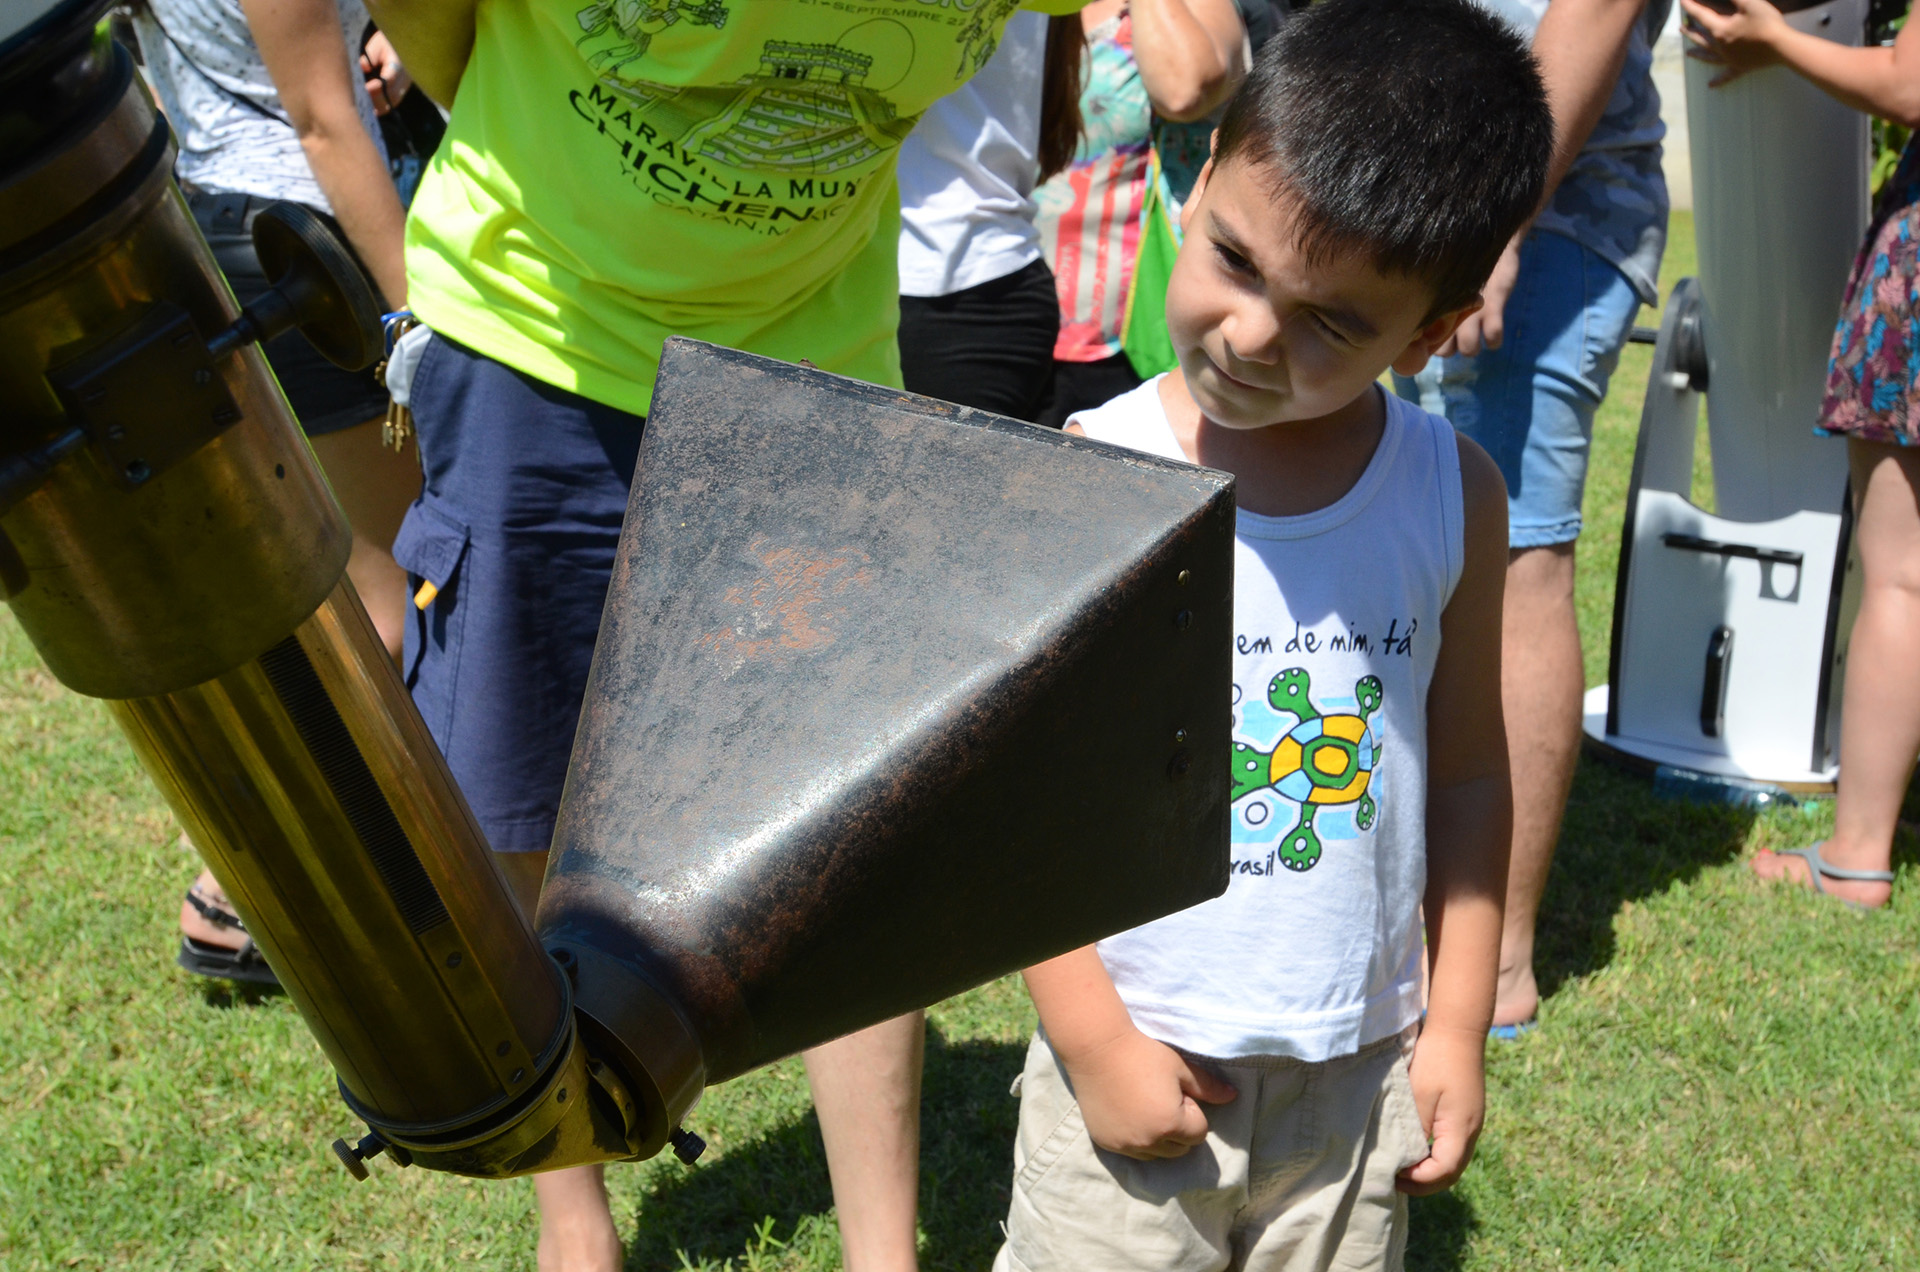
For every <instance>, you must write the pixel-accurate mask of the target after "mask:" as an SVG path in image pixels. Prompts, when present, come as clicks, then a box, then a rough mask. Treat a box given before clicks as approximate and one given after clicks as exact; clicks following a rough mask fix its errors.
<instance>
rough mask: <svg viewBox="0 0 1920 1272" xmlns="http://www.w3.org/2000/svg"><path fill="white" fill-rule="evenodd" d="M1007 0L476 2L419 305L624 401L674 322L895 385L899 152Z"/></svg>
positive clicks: (503, 349) (416, 285)
mask: <svg viewBox="0 0 1920 1272" xmlns="http://www.w3.org/2000/svg"><path fill="white" fill-rule="evenodd" d="M1017 7H1019V0H597V2H589V0H480V3H479V7H478V11H477V14H476V20H477V27H476V33H475V40H474V48H473V56H472V59H471V60H470V61H469V62H468V64H467V69H466V72H465V75H464V77H463V78H462V80H461V83H460V91H459V95H458V98H457V99H456V103H455V106H454V110H453V117H452V119H451V121H450V122H449V125H448V131H447V136H446V140H445V141H444V142H443V143H442V145H441V147H440V150H439V152H438V153H437V154H436V155H435V157H434V160H433V162H432V164H431V165H430V166H429V168H428V171H427V175H426V178H425V180H424V181H423V182H422V183H421V186H420V191H419V194H418V195H417V196H416V198H415V200H414V204H413V211H412V215H411V216H410V217H409V218H408V221H407V273H408V288H409V303H410V304H411V306H412V308H413V310H414V311H415V312H416V313H417V314H419V316H420V318H421V319H422V320H423V321H424V322H426V323H427V324H428V325H429V326H431V327H432V328H434V330H436V331H439V332H442V333H444V334H446V335H448V336H450V337H452V338H453V339H455V340H457V341H459V342H460V343H462V344H465V345H468V346H470V347H471V348H473V349H476V350H478V351H479V352H481V353H483V354H486V355H487V356H489V357H492V358H494V359H496V360H498V361H500V362H503V363H506V364H507V365H509V366H512V367H515V368H517V369H519V370H521V371H523V372H526V373H527V374H529V375H531V376H534V377H535V378H537V379H540V380H543V381H545V382H547V383H549V384H553V385H557V386H559V387H561V388H564V389H569V390H571V391H573V392H576V393H579V394H581V395H582V396H584V397H588V398H591V399H593V400H595V401H598V402H603V403H606V404H608V405H610V406H614V407H618V408H620V409H622V410H627V411H633V412H636V413H644V412H645V411H646V410H647V405H648V402H649V400H650V399H651V397H652V393H653V379H654V373H655V370H656V369H657V367H658V363H659V356H660V346H661V343H662V342H663V341H664V340H665V339H666V338H667V337H668V336H670V335H687V336H694V337H697V338H699V339H702V340H711V341H714V342H715V343H718V344H723V345H730V346H733V347H735V348H740V349H749V350H752V351H753V352H756V353H763V354H766V355H768V356H771V357H775V358H783V359H786V360H788V361H798V360H800V359H803V358H804V359H807V360H808V361H811V362H812V363H814V364H815V365H816V366H819V367H821V368H823V369H826V370H830V371H837V372H840V373H842V374H845V375H850V376H856V377H858V378H860V379H864V380H871V381H874V382H876V383H881V384H891V385H898V384H899V383H900V365H899V352H898V348H897V346H896V344H895V329H896V326H897V324H898V317H897V315H898V300H897V296H896V293H897V282H896V277H895V270H896V259H897V255H898V246H897V239H898V237H899V200H898V197H897V196H896V195H895V192H894V183H893V167H894V159H895V156H896V155H897V153H898V149H899V145H900V142H901V141H902V140H903V139H904V138H905V137H906V135H907V134H908V132H910V131H911V130H912V128H913V125H914V123H915V122H916V121H917V120H918V119H919V117H920V114H921V112H922V111H924V110H925V109H926V108H927V107H928V106H929V105H931V104H932V103H933V102H934V101H936V100H937V99H939V98H940V97H942V96H944V95H945V94H947V93H949V92H951V91H952V90H953V89H954V88H956V87H958V86H959V85H960V84H961V83H963V82H964V81H965V80H966V79H968V78H969V77H970V76H972V75H973V73H974V72H975V71H977V70H978V69H979V68H980V66H981V65H982V64H983V63H984V62H985V61H986V60H987V58H988V57H989V56H991V54H992V53H993V50H994V47H995V45H996V43H997V41H998V39H999V36H1000V29H1001V27H1002V26H1003V25H1004V24H1005V22H1006V19H1007V17H1008V16H1009V15H1010V14H1011V13H1012V12H1013V10H1014V9H1015V8H1017ZM1029 7H1033V8H1045V9H1048V10H1060V9H1066V10H1071V9H1073V8H1075V7H1077V4H1076V3H1075V2H1074V0H1066V2H1064V3H1063V2H1062V0H1042V3H1029Z"/></svg>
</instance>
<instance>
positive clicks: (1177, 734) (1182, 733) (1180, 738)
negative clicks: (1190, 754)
mask: <svg viewBox="0 0 1920 1272" xmlns="http://www.w3.org/2000/svg"><path fill="white" fill-rule="evenodd" d="M1173 740H1174V741H1175V742H1176V743H1180V742H1185V741H1186V740H1187V731H1186V730H1185V729H1175V730H1174V731H1173Z"/></svg>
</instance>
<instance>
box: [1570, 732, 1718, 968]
mask: <svg viewBox="0 0 1920 1272" xmlns="http://www.w3.org/2000/svg"><path fill="white" fill-rule="evenodd" d="M1755 816H1756V814H1755V813H1754V812H1753V811H1752V810H1751V809H1745V808H1734V807H1729V806H1727V805H1721V804H1696V803H1692V802H1689V801H1686V800H1679V799H1668V798H1663V797H1661V796H1658V795H1655V794H1654V790H1653V783H1652V782H1651V781H1650V780H1648V779H1647V778H1644V777H1640V776H1637V775H1635V774H1631V773H1626V772H1623V771H1621V770H1620V769H1617V768H1614V767H1612V766H1611V765H1608V764H1606V763H1604V762H1602V761H1599V760H1596V759H1594V758H1593V757H1591V756H1587V755H1582V756H1581V758H1580V767H1579V768H1578V769H1577V770H1576V771H1575V773H1574V779H1573V794H1572V796H1571V797H1570V798H1569V799H1568V801H1567V816H1566V821H1565V822H1564V823H1563V824H1562V826H1561V829H1560V847H1559V849H1558V851H1557V852H1556V854H1555V856H1554V862H1553V871H1552V873H1551V875H1550V876H1549V877H1548V880H1547V893H1546V896H1545V898H1544V899H1543V900H1542V901H1541V905H1540V918H1539V921H1538V923H1537V924H1536V925H1535V929H1534V956H1533V967H1534V974H1535V975H1536V976H1537V977H1538V978H1539V981H1540V996H1541V997H1542V998H1549V997H1551V996H1552V995H1553V994H1554V992H1555V991H1556V990H1558V989H1559V988H1560V986H1561V985H1563V984H1565V983H1566V982H1567V981H1569V980H1574V979H1577V978H1579V977H1582V976H1586V975H1588V974H1590V973H1592V972H1595V971H1597V970H1599V969H1600V968H1602V967H1605V966H1606V965H1607V963H1608V962H1609V961H1611V960H1612V958H1613V949H1614V940H1613V919H1614V916H1615V915H1616V914H1618V913H1619V912H1620V907H1621V906H1622V905H1624V904H1625V903H1627V902H1629V901H1634V900H1638V899H1640V898H1642V897H1649V896H1653V895H1655V894H1657V893H1660V892H1664V891H1665V890H1666V889H1667V888H1669V887H1671V886H1672V885H1673V884H1674V883H1675V882H1676V881H1679V880H1690V879H1692V878H1694V877H1695V876H1696V875H1698V874H1699V873H1700V872H1701V871H1702V870H1705V869H1707V868H1708V867H1710V866H1718V865H1723V864H1725V863H1726V862H1729V861H1732V860H1733V859H1734V858H1736V857H1738V856H1739V855H1740V850H1741V847H1742V845H1744V844H1745V842H1746V838H1747V832H1748V831H1749V830H1750V829H1751V828H1752V826H1753V822H1754V818H1755Z"/></svg>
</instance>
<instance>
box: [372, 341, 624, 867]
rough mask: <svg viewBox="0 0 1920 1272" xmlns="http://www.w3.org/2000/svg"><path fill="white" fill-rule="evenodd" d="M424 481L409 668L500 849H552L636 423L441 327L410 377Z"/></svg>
mask: <svg viewBox="0 0 1920 1272" xmlns="http://www.w3.org/2000/svg"><path fill="white" fill-rule="evenodd" d="M412 406H413V419H414V427H415V428H416V430H417V431H418V434H419V440H420V460H421V466H422V468H423V469H424V471H425V476H426V481H425V483H424V485H423V487H422V489H421V492H420V498H419V500H418V501H417V502H416V503H415V504H414V505H413V507H412V508H411V509H409V510H408V512H407V517H406V521H405V522H404V523H403V524H402V525H401V527H400V534H399V537H398V538H397V539H396V540H395V541H394V545H393V556H394V560H396V561H398V562H399V563H400V565H401V566H402V567H403V568H404V569H405V570H406V571H407V573H408V575H409V576H410V579H411V584H412V588H413V590H414V593H415V596H416V601H417V600H418V599H424V597H423V594H422V585H423V584H426V583H431V584H432V585H433V588H435V589H438V591H437V592H434V591H432V590H431V589H428V590H426V592H425V595H427V596H431V598H432V599H431V600H430V601H429V602H428V603H427V604H426V605H425V606H424V607H420V606H418V605H417V604H416V608H415V610H414V612H413V613H412V614H411V615H410V616H409V617H410V618H411V620H412V621H411V622H409V623H408V625H407V633H406V647H405V651H404V655H403V663H402V666H403V668H404V671H405V675H406V681H407V687H408V688H409V689H410V690H412V692H413V700H414V703H415V704H416V705H417V706H418V707H419V708H420V714H421V715H422V716H424V717H425V718H426V722H427V727H428V728H429V729H430V730H432V732H433V737H434V740H435V741H436V742H438V743H439V744H440V749H441V751H442V752H444V753H445V755H446V757H447V763H448V764H449V765H450V766H451V767H452V769H453V775H454V777H455V778H456V779H457V780H458V781H459V783H460V788H461V790H462V791H464V792H465V794H466V797H467V802H468V803H469V804H471V805H472V806H473V811H474V814H475V815H476V816H477V817H478V818H479V819H480V825H481V828H482V829H484V830H485V831H486V834H487V839H488V840H489V842H491V844H492V845H493V848H494V850H495V851H497V852H542V851H545V850H546V848H547V847H548V846H549V844H550V842H551V840H552V838H553V822H554V815H555V813H556V812H557V811H558V809H559V805H560V790H561V787H562V786H563V785H564V784H565V782H566V775H567V759H568V756H569V755H570V754H571V752H572V750H573V733H574V727H575V725H576V724H577V723H578V721H579V717H580V701H581V697H582V695H583V694H584V693H585V692H586V686H587V669H588V667H589V665H590V664H591V663H592V660H593V645H594V640H595V639H596V637H597V636H598V634H599V630H600V609H601V606H602V605H603V603H604V602H605V601H606V596H607V581H608V579H609V578H610V577H611V575H612V572H613V554H614V549H615V547H616V546H617V545H618V543H619V541H620V524H621V521H622V519H623V518H624V517H625V515H626V510H627V491H628V488H629V487H630V486H631V485H632V483H633V466H634V460H635V459H636V457H637V456H638V454H639V450H640V431H641V429H642V428H643V427H645V425H646V420H645V418H644V417H642V416H638V415H633V414H630V413H628V412H626V411H618V410H615V409H613V408H612V407H609V406H603V405H601V404H599V403H597V402H590V401H588V400H587V399H586V398H583V397H580V396H579V395H578V394H574V393H569V392H567V391H566V390H564V389H557V388H554V387H553V386H552V385H550V384H545V383H542V382H541V381H538V380H535V379H533V378H532V377H531V376H527V375H523V374H521V373H520V372H518V371H515V370H513V369H511V368H509V367H506V366H503V365H502V364H500V363H498V362H495V361H494V360H493V359H491V358H488V357H485V356H483V355H481V354H478V353H475V352H474V351H473V350H471V349H468V348H466V347H465V346H463V345H459V344H456V343H454V342H453V341H451V340H448V339H446V338H445V337H444V336H440V335H437V334H436V335H435V336H434V337H433V339H432V340H431V341H430V342H429V343H428V345H427V348H426V350H425V352H423V353H422V354H421V357H420V363H419V366H418V367H417V368H416V369H415V371H414V375H413V396H412Z"/></svg>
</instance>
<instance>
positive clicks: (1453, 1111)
mask: <svg viewBox="0 0 1920 1272" xmlns="http://www.w3.org/2000/svg"><path fill="white" fill-rule="evenodd" d="M1486 1051H1487V1034H1486V1031H1485V1030H1484V1029H1481V1030H1477V1031H1476V1030H1460V1029H1435V1028H1431V1027H1429V1028H1425V1029H1422V1030H1421V1031H1420V1039H1419V1041H1418V1042H1416V1043H1414V1044H1413V1060H1412V1063H1411V1064H1410V1066H1409V1068H1408V1072H1407V1077H1408V1081H1409V1082H1410V1083H1411V1085H1412V1087H1413V1103H1414V1107H1415V1108H1417V1109H1419V1111H1420V1125H1421V1126H1423V1127H1425V1128H1426V1132H1427V1138H1428V1139H1430V1140H1431V1141H1432V1146H1431V1147H1430V1148H1429V1149H1428V1150H1427V1157H1426V1160H1424V1161H1419V1162H1415V1163H1414V1164H1413V1165H1411V1166H1409V1167H1407V1169H1405V1170H1403V1171H1401V1172H1400V1176H1399V1179H1398V1180H1397V1181H1396V1183H1395V1186H1396V1187H1398V1188H1399V1189H1400V1191H1401V1192H1403V1193H1410V1194H1412V1195H1413V1196H1415V1197H1424V1196H1426V1195H1427V1194H1429V1193H1437V1192H1444V1191H1445V1190H1447V1189H1448V1188H1451V1187H1453V1184H1454V1181H1455V1180H1457V1179H1459V1178H1460V1174H1461V1172H1462V1171H1464V1170H1466V1168H1467V1163H1468V1162H1470V1161H1472V1160H1473V1144H1474V1141H1475V1140H1477V1139H1479V1138H1480V1127H1481V1125H1482V1124H1483V1123H1484V1122H1485V1121H1486V1115H1487V1077H1486Z"/></svg>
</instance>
